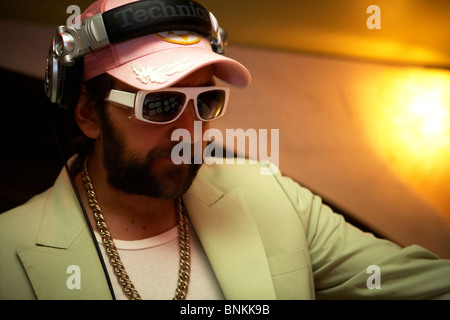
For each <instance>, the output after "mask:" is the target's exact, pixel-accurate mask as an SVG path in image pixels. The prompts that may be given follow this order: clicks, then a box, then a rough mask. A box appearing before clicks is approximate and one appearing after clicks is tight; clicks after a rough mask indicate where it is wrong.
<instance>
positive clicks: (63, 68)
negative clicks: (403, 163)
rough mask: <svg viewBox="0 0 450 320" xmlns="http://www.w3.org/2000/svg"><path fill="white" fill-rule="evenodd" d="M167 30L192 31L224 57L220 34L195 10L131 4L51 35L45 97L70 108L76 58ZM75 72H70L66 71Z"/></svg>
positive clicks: (194, 6) (163, 2) (208, 16)
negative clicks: (204, 38) (203, 37)
mask: <svg viewBox="0 0 450 320" xmlns="http://www.w3.org/2000/svg"><path fill="white" fill-rule="evenodd" d="M173 30H184V31H192V32H195V33H198V34H200V35H202V36H205V37H209V39H210V42H211V47H212V49H213V50H214V51H215V52H216V53H219V54H224V46H225V44H224V33H225V31H224V30H223V29H222V28H220V27H219V24H218V22H217V20H216V18H215V17H214V15H213V14H212V13H211V12H209V11H208V10H207V9H206V8H205V7H203V6H202V5H201V4H199V3H197V2H195V1H189V2H187V1H183V0H156V1H152V0H148V1H146V0H144V1H137V2H132V3H129V4H125V5H122V6H119V7H117V8H114V9H111V10H108V11H106V12H103V13H99V14H96V15H94V16H92V17H89V18H86V19H85V20H84V21H83V24H82V26H81V29H75V28H71V27H67V26H60V27H58V28H57V29H56V35H55V37H54V38H53V39H52V44H51V47H50V50H49V55H48V58H47V67H46V74H45V89H46V94H47V96H48V97H49V98H50V100H51V101H52V102H53V103H57V104H59V105H60V106H62V107H67V106H68V105H70V104H71V103H74V102H73V101H72V100H74V97H77V96H78V92H79V87H80V86H81V77H82V70H80V69H81V67H80V66H81V65H82V61H83V59H81V58H82V57H83V56H84V55H86V54H88V53H89V52H92V51H95V50H99V49H101V48H103V47H105V46H108V45H110V44H113V43H118V42H122V41H126V40H131V39H134V38H137V37H141V36H144V35H148V34H154V33H159V32H163V31H173ZM75 65H78V66H75ZM75 67H76V69H77V70H76V72H74V71H72V70H70V69H75ZM68 82H70V84H68Z"/></svg>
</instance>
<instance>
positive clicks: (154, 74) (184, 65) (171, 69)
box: [131, 58, 192, 84]
mask: <svg viewBox="0 0 450 320" xmlns="http://www.w3.org/2000/svg"><path fill="white" fill-rule="evenodd" d="M191 66H192V65H191V64H189V63H188V59H187V58H184V59H181V60H179V61H175V62H171V63H168V64H166V65H163V66H161V67H146V66H142V65H140V64H139V63H137V62H134V61H133V62H132V63H131V69H132V70H133V72H134V73H135V74H136V78H138V79H139V80H140V81H141V82H142V83H143V84H147V83H148V82H149V81H151V82H153V83H165V82H167V80H169V77H170V76H173V75H174V74H175V73H178V72H182V71H184V70H186V69H189V68H190V67H191Z"/></svg>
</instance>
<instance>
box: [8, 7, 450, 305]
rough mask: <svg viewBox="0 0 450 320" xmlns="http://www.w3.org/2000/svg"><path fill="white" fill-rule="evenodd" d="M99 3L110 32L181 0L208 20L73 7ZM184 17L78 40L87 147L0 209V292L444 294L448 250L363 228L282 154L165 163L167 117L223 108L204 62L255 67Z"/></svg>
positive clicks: (173, 121)
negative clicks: (287, 169)
mask: <svg viewBox="0 0 450 320" xmlns="http://www.w3.org/2000/svg"><path fill="white" fill-rule="evenodd" d="M136 4H137V5H138V6H135V5H136ZM121 5H126V6H125V7H121ZM140 5H143V6H144V7H145V10H144V9H143V7H141V6H140ZM98 13H105V14H104V16H103V19H104V22H105V24H106V25H110V23H111V20H109V18H111V17H114V19H113V20H112V21H113V22H114V23H112V25H113V26H114V25H116V26H117V25H119V26H121V28H122V29H121V30H119V31H117V30H116V31H117V32H118V33H119V34H120V33H121V32H123V30H124V29H127V28H128V27H130V28H132V29H133V28H134V27H135V26H137V25H139V24H140V23H141V22H146V21H156V20H158V19H161V21H162V22H161V23H165V22H167V20H164V19H166V18H168V19H172V20H170V22H169V25H170V24H172V25H170V27H172V26H173V25H177V26H179V24H178V23H179V22H180V21H178V20H177V19H178V18H180V19H181V20H182V22H183V23H185V22H186V20H185V19H186V17H187V16H189V18H192V19H193V20H192V21H195V22H196V23H197V22H198V23H200V24H201V22H202V21H207V22H208V23H211V25H212V30H213V31H214V30H217V28H216V26H215V22H214V18H213V17H212V16H208V12H207V11H206V10H205V9H204V8H203V7H201V6H200V5H198V4H197V3H194V2H192V1H188V2H183V1H174V0H171V1H169V0H166V1H156V2H155V1H151V2H145V3H144V2H138V3H135V2H133V1H130V0H127V1H124V0H110V1H107V0H101V1H99V2H96V3H94V4H93V5H92V6H91V7H89V8H88V9H87V10H86V12H85V13H84V14H83V15H82V17H81V20H82V21H84V22H85V23H86V24H87V22H86V21H92V20H88V19H89V18H90V17H95V15H96V14H98ZM177 17H178V18H177ZM150 18H152V19H153V20H152V19H150ZM189 21H191V20H189ZM89 23H90V22H89ZM191 23H192V24H193V22H191ZM184 27H185V28H186V29H188V30H186V31H184V30H182V31H177V30H179V29H178V28H177V29H174V30H172V29H170V28H169V29H167V30H158V31H154V32H152V33H150V34H142V33H138V34H137V36H136V37H133V38H131V39H125V40H122V41H118V42H114V43H109V44H107V45H106V46H102V47H101V48H98V49H95V50H91V51H89V52H88V53H86V54H84V55H83V60H84V67H83V84H82V85H80V94H79V97H78V94H77V95H76V96H77V99H76V102H77V103H76V106H75V107H74V110H73V119H74V121H75V122H76V124H77V126H78V128H79V130H81V132H82V133H83V136H84V137H85V138H86V139H85V140H86V141H85V142H84V143H83V146H84V149H82V150H80V152H79V154H78V155H77V156H74V157H73V158H72V159H71V160H70V161H69V166H70V172H71V173H70V174H68V173H67V172H65V171H62V172H61V174H60V176H59V177H58V179H57V181H56V182H55V185H54V186H53V187H52V188H51V189H49V190H48V191H46V192H44V193H43V194H41V195H38V196H36V197H35V198H33V199H32V200H30V201H29V202H28V203H26V204H25V205H23V206H21V207H19V208H16V209H13V210H11V211H10V212H7V213H3V214H2V215H0V229H1V230H0V234H1V237H2V238H1V242H0V246H1V248H0V249H1V251H0V255H1V259H0V261H1V262H0V268H1V269H0V298H2V299H36V298H37V299H110V298H111V297H115V298H117V299H170V298H175V299H313V298H324V299H352V298H355V299H363V298H367V299H376V298H385V299H401V298H413V299H446V298H447V299H448V298H450V277H449V275H450V261H446V260H440V259H438V258H437V257H435V256H434V255H432V254H431V253H429V252H428V251H426V250H424V249H422V248H420V247H417V246H412V247H409V248H404V249H402V248H400V247H398V246H397V245H395V244H393V243H390V242H388V241H385V240H380V239H376V238H375V237H373V236H372V235H370V234H365V233H363V232H361V231H359V230H358V229H356V228H354V227H352V226H350V225H349V224H347V223H345V221H344V220H343V218H342V217H341V216H339V215H337V214H335V213H333V212H332V211H331V210H330V209H329V208H328V207H326V206H323V205H322V204H321V202H320V199H319V198H318V197H316V196H314V195H313V194H311V193H310V192H309V191H308V190H306V189H304V188H302V187H300V186H299V185H297V184H296V183H294V182H293V181H292V180H291V179H289V178H286V177H283V176H281V175H280V174H279V173H278V172H277V170H274V172H273V173H274V174H273V175H261V174H260V169H261V167H264V166H263V165H262V164H260V165H244V164H233V165H231V164H223V165H203V166H200V165H198V164H195V163H190V164H189V163H184V164H175V163H174V160H175V159H174V154H173V153H172V151H173V149H174V146H175V145H176V144H177V143H178V142H174V141H172V139H171V135H172V132H173V131H174V130H176V129H180V128H181V129H185V130H187V132H189V134H190V136H191V137H194V136H195V132H194V121H199V120H201V121H203V126H202V128H203V130H206V129H207V128H208V123H209V121H210V120H213V119H216V118H217V117H219V116H221V115H222V114H223V112H224V109H225V107H226V100H227V99H226V97H227V94H228V90H227V89H226V88H220V87H216V86H215V77H218V78H221V79H222V80H225V81H226V82H228V83H230V84H232V85H239V86H245V85H247V84H248V83H249V81H250V75H249V73H248V71H247V70H246V69H245V68H244V67H243V66H242V65H240V64H239V63H238V62H236V61H233V60H231V59H228V58H226V57H224V56H221V55H219V54H217V53H215V52H213V49H217V48H216V45H217V44H218V43H216V42H215V41H216V40H218V34H215V37H213V38H212V40H210V39H207V38H206V36H205V35H202V36H199V35H198V34H197V33H196V32H194V31H192V30H189V29H191V27H192V26H191V25H189V24H186V23H185V24H184ZM165 28H168V27H167V26H165ZM119 29H120V28H119ZM86 30H87V31H86V32H88V33H89V32H90V31H89V30H91V29H86ZM109 30H110V29H109ZM109 30H108V31H109ZM133 30H134V31H135V29H133ZM154 30H155V29H154ZM134 31H133V32H134ZM200 31H201V30H200ZM94 33H95V32H94ZM99 34H101V32H99V33H98V34H95V37H97V36H98V35H99ZM95 37H94V36H92V39H93V38H95ZM98 37H100V36H98ZM59 40H61V39H59ZM63 40H64V39H63ZM211 43H212V44H211ZM219 46H220V44H219ZM55 48H56V49H55V50H58V48H59V47H58V46H55ZM216 51H217V50H216ZM218 51H220V50H218ZM71 89H72V88H71ZM69 111H70V110H69ZM69 111H68V112H69ZM197 140H198V137H197ZM196 143H198V141H195V139H193V140H192V141H191V143H190V144H189V148H192V149H193V150H194V149H195V148H196V146H195V144H196ZM202 143H203V146H202V147H203V148H204V147H205V142H203V141H202ZM175 156H176V155H175ZM266 169H267V168H266ZM269 169H270V167H269ZM72 176H73V185H74V189H75V191H76V192H74V190H73V188H72V184H71V181H70V178H71V177H72ZM78 196H79V199H78ZM80 203H81V205H80ZM83 210H84V211H85V213H86V215H84V213H83ZM91 228H92V231H93V236H92V235H91ZM372 273H373V274H372Z"/></svg>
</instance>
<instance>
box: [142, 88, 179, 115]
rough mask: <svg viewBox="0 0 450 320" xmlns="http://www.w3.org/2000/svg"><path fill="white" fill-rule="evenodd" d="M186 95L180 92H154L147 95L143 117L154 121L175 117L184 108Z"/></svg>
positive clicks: (143, 107)
mask: <svg viewBox="0 0 450 320" xmlns="http://www.w3.org/2000/svg"><path fill="white" fill-rule="evenodd" d="M185 100H186V96H185V95H184V94H183V93H180V92H154V93H148V94H147V95H146V96H145V99H144V102H143V106H142V117H143V118H144V119H146V120H150V121H154V122H168V121H171V120H173V119H175V118H176V117H177V116H178V114H179V113H180V112H181V110H182V109H183V106H184V103H185Z"/></svg>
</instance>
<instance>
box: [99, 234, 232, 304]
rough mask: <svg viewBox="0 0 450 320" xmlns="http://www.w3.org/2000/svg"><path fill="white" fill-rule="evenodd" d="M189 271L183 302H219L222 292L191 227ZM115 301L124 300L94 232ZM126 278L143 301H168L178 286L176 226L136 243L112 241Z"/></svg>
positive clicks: (100, 241) (103, 247)
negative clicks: (127, 277)
mask: <svg viewBox="0 0 450 320" xmlns="http://www.w3.org/2000/svg"><path fill="white" fill-rule="evenodd" d="M189 231H190V246H191V272H190V279H189V286H188V292H187V295H186V299H189V300H222V299H224V296H223V293H222V290H221V289H220V286H219V284H218V282H217V279H216V277H215V275H214V273H213V271H212V268H211V265H210V264H209V261H208V258H207V257H206V254H205V252H204V250H203V247H202V245H201V243H200V241H199V239H198V237H197V234H196V233H195V231H194V229H193V228H192V226H191V227H190V230H189ZM95 235H96V237H97V241H98V243H99V244H100V247H101V249H102V250H101V251H102V255H103V259H104V260H105V264H106V267H107V269H108V273H109V277H110V279H111V283H112V285H113V289H114V294H115V296H116V299H118V300H120V299H127V297H126V295H125V294H124V293H123V291H122V288H121V286H120V284H119V281H118V280H117V276H116V275H115V274H114V272H113V269H112V266H111V262H110V261H109V258H108V256H107V255H106V250H105V246H104V245H103V242H102V240H101V236H100V235H99V234H98V233H97V232H96V233H95ZM114 243H115V245H116V248H117V251H118V253H119V255H120V258H121V260H122V264H123V265H124V267H125V270H126V272H127V273H128V276H129V278H130V280H131V282H133V284H134V286H135V288H136V290H137V291H138V292H139V294H140V295H141V298H142V299H144V300H171V299H172V298H173V297H174V295H175V290H176V288H177V284H178V269H179V261H180V260H179V259H180V254H179V245H178V227H174V228H172V229H170V230H168V231H166V232H164V233H162V234H160V235H157V236H155V237H151V238H148V239H142V240H136V241H123V240H114Z"/></svg>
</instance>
